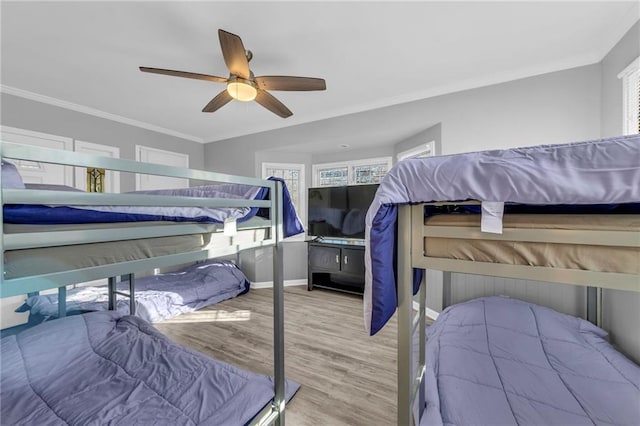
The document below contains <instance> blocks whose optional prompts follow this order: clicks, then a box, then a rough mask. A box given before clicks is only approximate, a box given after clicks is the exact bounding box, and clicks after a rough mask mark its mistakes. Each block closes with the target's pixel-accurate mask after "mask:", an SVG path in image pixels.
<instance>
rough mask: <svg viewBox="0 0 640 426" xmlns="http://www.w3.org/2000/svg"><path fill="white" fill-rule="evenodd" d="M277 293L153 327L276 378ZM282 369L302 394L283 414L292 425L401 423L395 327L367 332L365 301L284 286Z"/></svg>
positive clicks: (253, 295) (253, 294)
mask: <svg viewBox="0 0 640 426" xmlns="http://www.w3.org/2000/svg"><path fill="white" fill-rule="evenodd" d="M272 318H273V317H272V290H271V289H252V290H251V291H250V292H249V293H247V294H245V295H243V296H240V297H238V298H235V299H231V300H227V301H224V302H222V303H219V304H217V305H214V306H210V307H208V308H204V309H202V310H200V311H197V312H193V313H190V314H184V315H180V316H178V317H176V318H174V319H172V320H169V321H165V322H161V323H156V324H155V326H156V327H157V328H158V329H159V330H160V331H162V332H163V333H164V334H166V335H167V336H169V337H170V338H171V339H173V340H175V341H177V342H179V343H181V344H183V345H185V346H188V347H191V348H193V349H196V350H198V351H200V352H203V353H205V354H207V355H210V356H212V357H214V358H216V359H219V360H223V361H226V362H229V363H231V364H234V365H236V366H238V367H241V368H245V369H248V370H251V371H255V372H258V373H263V374H268V375H273V352H272V347H273V346H272V345H273V343H272V332H273V324H272V321H273V319H272ZM285 351H286V355H285V370H286V376H287V378H288V379H291V380H294V381H296V382H298V383H300V384H301V388H300V390H299V391H298V393H297V394H296V396H295V397H294V398H293V400H292V401H291V403H290V404H289V405H287V409H286V417H285V420H286V423H287V424H288V425H293V426H307V425H309V426H311V425H313V426H322V425H327V426H338V425H354V426H355V425H367V426H374V425H391V424H395V422H396V321H395V317H394V318H392V320H391V321H390V322H389V324H388V325H387V326H386V327H385V328H384V329H383V330H382V331H381V332H379V333H378V334H377V335H376V336H373V337H370V336H368V335H367V333H366V332H365V330H364V323H363V316H362V298H361V297H359V296H354V295H350V294H345V293H339V292H334V291H329V290H313V291H307V289H306V287H304V286H296V287H286V288H285Z"/></svg>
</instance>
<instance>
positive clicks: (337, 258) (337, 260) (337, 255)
mask: <svg viewBox="0 0 640 426" xmlns="http://www.w3.org/2000/svg"><path fill="white" fill-rule="evenodd" d="M336 263H340V255H339V254H336Z"/></svg>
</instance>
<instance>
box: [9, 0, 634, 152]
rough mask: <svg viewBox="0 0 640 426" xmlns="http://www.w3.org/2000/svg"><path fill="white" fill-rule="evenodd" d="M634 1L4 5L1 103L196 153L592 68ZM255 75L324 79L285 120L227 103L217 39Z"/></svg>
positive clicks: (297, 98)
mask: <svg viewBox="0 0 640 426" xmlns="http://www.w3.org/2000/svg"><path fill="white" fill-rule="evenodd" d="M638 4H639V2H638V1H631V2H611V1H602V2H593V1H569V2H513V1H512V2H502V3H500V2H478V1H475V2H304V1H303V2H266V1H262V2H239V1H235V2H44V3H35V2H6V1H3V2H2V5H1V8H2V9H1V15H2V16H1V19H2V22H1V23H2V33H1V35H2V58H1V59H2V74H1V83H2V90H3V91H4V92H6V93H12V94H18V95H21V96H26V97H31V98H33V99H41V100H45V101H48V102H52V103H57V104H59V105H66V106H68V107H71V108H73V109H78V110H84V111H88V112H93V113H96V114H98V115H102V116H107V117H111V118H115V119H118V120H121V121H125V122H129V123H134V124H138V125H141V126H143V127H147V128H152V129H155V130H160V131H164V132H166V133H169V134H174V135H180V136H182V137H187V138H189V139H191V140H195V141H198V142H213V141H219V140H223V139H228V138H231V137H236V136H242V135H246V134H252V133H257V132H261V131H266V130H272V129H277V128H282V127H287V126H292V125H297V124H302V123H307V122H311V121H316V120H320V119H325V118H329V117H336V116H340V115H344V114H349V113H355V112H361V111H366V110H371V109H376V108H380V107H384V106H388V105H393V104H398V103H403V102H408V101H413V100H417V99H422V98H426V97H430V96H435V95H440V94H444V93H449V92H453V91H458V90H463V89H467V88H472V87H479V86H483V85H487V84H493V83H499V82H502V81H508V80H513V79H517V78H522V77H527V76H532V75H537V74H542V73H546V72H551V71H556V70H561V69H566V68H571V67H575V66H581V65H586V64H591V63H595V62H598V61H600V60H601V59H602V58H603V56H604V55H605V54H606V53H607V52H608V51H609V50H610V49H611V48H612V47H613V46H614V45H615V43H616V42H617V41H618V40H619V39H620V38H621V37H622V36H623V35H624V33H625V32H626V31H627V30H628V29H629V28H630V27H631V26H632V25H633V23H634V22H635V21H637V20H638V17H639V9H638ZM219 28H222V29H225V30H227V31H230V32H232V33H235V34H238V35H239V36H240V37H242V40H243V42H244V45H245V48H247V49H250V50H251V51H252V52H253V54H254V57H253V60H252V61H251V64H250V65H251V69H252V70H253V71H254V73H255V75H294V76H308V77H321V78H324V79H325V80H326V82H327V90H326V91H324V92H272V94H273V95H275V96H276V97H277V98H278V99H280V100H281V101H282V102H283V103H285V104H286V105H287V106H288V107H289V108H290V109H291V110H292V111H293V113H294V115H293V116H292V117H290V118H288V119H282V118H280V117H278V116H276V115H274V114H272V113H271V112H269V111H267V110H266V109H264V108H262V107H261V106H259V105H258V104H256V103H254V102H251V103H240V102H231V103H230V104H228V105H226V106H225V107H223V108H222V109H221V110H219V111H217V112H215V113H213V114H208V113H203V112H201V110H202V108H203V107H204V105H205V104H207V102H209V100H210V99H211V98H212V97H213V96H215V95H216V94H217V93H218V92H220V91H221V90H222V89H224V85H223V84H219V83H211V82H205V81H199V80H190V79H183V78H176V77H168V76H161V75H154V74H147V73H142V72H140V71H139V70H138V67H139V66H149V67H158V68H169V69H176V70H183V71H190V72H197V73H204V74H213V75H219V76H223V77H226V76H227V75H228V72H227V70H226V68H225V65H224V61H223V58H222V54H221V52H220V46H219V43H218V37H217V30H218V29H219Z"/></svg>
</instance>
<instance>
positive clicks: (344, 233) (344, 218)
mask: <svg viewBox="0 0 640 426" xmlns="http://www.w3.org/2000/svg"><path fill="white" fill-rule="evenodd" d="M377 189H378V184H371V185H351V186H325V187H320V188H309V194H308V198H307V200H308V201H307V202H308V206H309V207H308V221H309V226H308V227H307V234H308V235H310V236H315V237H322V238H324V237H328V238H346V239H364V226H365V221H364V220H365V216H366V215H367V210H368V209H369V206H370V205H371V202H372V201H373V197H374V196H375V194H376V190H377Z"/></svg>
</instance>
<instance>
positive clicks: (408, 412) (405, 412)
mask: <svg viewBox="0 0 640 426" xmlns="http://www.w3.org/2000/svg"><path fill="white" fill-rule="evenodd" d="M422 217H423V213H422V208H421V207H420V206H418V207H417V208H415V207H411V206H399V207H398V347H397V351H398V407H397V409H398V425H399V426H405V425H407V426H408V425H410V424H412V419H414V418H415V419H419V418H420V416H421V415H422V412H423V411H424V400H425V399H424V398H425V394H424V387H423V386H422V384H423V380H424V374H425V358H426V352H425V343H426V342H425V338H426V313H425V307H426V294H427V293H426V282H424V281H423V283H421V286H420V291H419V296H418V302H419V308H418V309H419V312H418V315H417V317H415V319H414V314H413V268H412V252H413V251H415V250H419V247H418V245H417V244H418V243H419V240H420V239H419V238H418V239H412V235H411V227H412V224H413V222H416V221H419V222H421V221H422ZM416 229H419V228H416ZM414 244H415V246H414ZM416 331H417V332H418V339H417V344H418V345H419V348H418V363H417V366H416V367H417V368H415V369H414V365H415V360H414V336H415V332H416ZM416 397H418V407H417V410H416V412H415V415H414V413H413V408H414V406H413V402H414V400H415V398H416Z"/></svg>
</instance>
